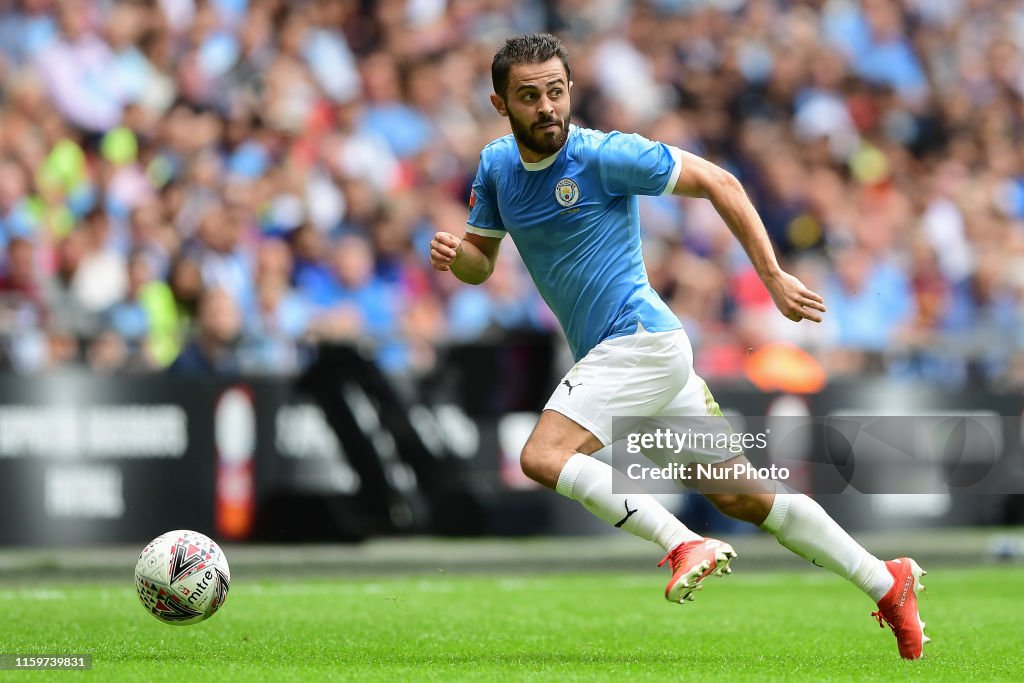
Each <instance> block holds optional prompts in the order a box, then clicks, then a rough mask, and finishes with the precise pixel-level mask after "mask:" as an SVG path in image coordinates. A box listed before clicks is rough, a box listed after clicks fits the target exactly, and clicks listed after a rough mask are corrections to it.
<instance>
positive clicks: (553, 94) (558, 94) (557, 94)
mask: <svg viewBox="0 0 1024 683" xmlns="http://www.w3.org/2000/svg"><path fill="white" fill-rule="evenodd" d="M550 96H551V98H552V99H554V98H557V97H561V96H562V89H561V88H555V89H554V90H552V91H551V95H550Z"/></svg>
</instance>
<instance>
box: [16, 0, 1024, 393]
mask: <svg viewBox="0 0 1024 683" xmlns="http://www.w3.org/2000/svg"><path fill="white" fill-rule="evenodd" d="M534 30H550V31H553V32H555V33H557V34H558V35H559V36H560V37H562V39H563V40H564V41H565V42H566V44H567V47H568V48H569V52H570V57H571V61H572V66H573V72H572V80H573V81H574V87H573V90H572V96H573V108H574V120H575V122H576V123H577V124H578V125H582V126H588V127H595V128H600V129H603V130H611V129H619V130H625V131H636V132H640V133H643V134H645V135H647V136H648V137H651V138H654V139H658V140H662V141H665V142H668V143H670V144H674V145H677V146H679V147H681V148H683V149H687V150H690V151H692V152H695V153H697V154H700V155H702V156H706V157H708V158H710V159H712V160H714V161H715V162H717V163H719V164H721V165H722V166H724V167H726V168H728V169H729V170H731V171H732V172H733V173H735V174H736V176H737V177H738V178H740V180H741V181H742V182H743V183H744V185H745V187H746V188H747V191H748V192H749V194H750V195H751V197H752V199H753V200H754V203H755V205H756V206H757V207H758V209H759V211H760V212H761V215H762V217H763V218H764V221H765V224H766V226H767V228H768V231H769V233H770V234H771V236H772V239H773V240H774V242H775V245H776V248H777V250H778V252H779V254H780V255H781V257H782V260H783V262H784V265H785V266H786V267H787V268H789V269H790V270H791V271H792V272H794V273H796V274H797V275H798V276H799V277H801V278H802V279H803V280H804V282H805V283H806V284H808V285H809V286H810V287H811V288H813V289H816V290H817V291H819V292H821V293H822V294H823V296H824V297H825V299H826V302H827V304H828V306H829V313H828V315H827V322H825V323H823V324H822V325H819V326H815V325H810V324H808V323H804V324H802V325H793V324H792V323H789V322H788V321H786V320H785V319H782V318H781V316H779V315H778V314H777V313H776V312H775V310H774V308H773V307H772V305H771V302H770V300H769V299H768V296H767V293H766V291H765V290H764V288H763V286H761V285H760V283H759V282H758V280H757V278H756V276H755V275H754V273H753V271H752V270H751V268H750V266H749V263H748V262H747V260H746V258H745V256H744V254H743V253H742V250H741V249H740V248H739V247H738V246H737V244H736V242H735V240H733V239H732V238H731V236H730V234H729V231H728V229H727V228H726V226H725V225H724V224H723V223H722V222H721V220H720V219H719V218H718V216H717V214H715V212H714V210H713V207H711V205H710V204H709V203H708V202H706V201H703V200H687V199H681V198H677V197H671V196H669V197H655V198H643V199H642V201H641V217H642V223H643V229H644V240H645V249H646V258H647V264H648V270H649V274H650V278H651V281H652V284H653V285H654V287H655V288H656V289H657V290H658V292H659V293H661V294H662V295H663V297H664V298H665V299H666V300H667V301H669V302H670V304H671V306H672V308H673V310H674V311H676V312H677V313H678V315H679V317H680V319H681V320H682V321H683V323H684V325H685V327H686V329H687V331H688V332H689V334H690V336H691V338H692V340H693V342H694V346H695V350H696V365H697V369H698V371H700V372H702V373H703V374H704V375H705V376H707V377H709V378H729V377H738V376H741V375H743V374H744V372H745V371H746V368H747V364H748V361H749V359H750V357H751V354H752V352H755V351H758V350H761V349H764V348H767V347H771V346H773V345H794V346H796V347H800V348H802V349H804V350H805V351H806V352H807V355H808V358H810V359H812V360H813V362H814V363H816V364H818V365H820V367H821V368H822V369H823V371H824V373H825V374H827V375H828V376H829V377H834V378H838V377H842V376H848V375H858V376H859V375H863V374H865V373H885V374H888V375H892V376H895V377H902V378H913V379H923V380H927V381H931V382H935V383H938V384H941V385H944V386H950V387H958V386H963V385H964V384H965V383H968V382H974V381H978V382H983V383H985V384H987V385H989V386H992V387H996V388H1012V387H1020V386H1022V385H1024V145H1020V144H1018V141H1019V140H1020V139H1022V138H1021V136H1022V134H1024V130H1022V128H1024V58H1022V50H1024V7H1022V6H1021V4H1020V3H1018V2H1009V1H1005V2H1003V1H997V0H946V1H944V2H941V3H936V2H931V1H930V0H902V1H897V0H860V1H859V2H858V1H856V0H804V1H797V0H793V1H791V2H783V1H782V0H647V1H639V2H629V1H627V0H548V1H546V2H541V1H539V0H532V1H525V2H524V1H520V0H379V1H378V2H372V1H365V0H364V1H360V0H305V1H302V0H295V1H286V0H13V1H12V0H0V367H6V368H10V369H13V370H14V371H17V372H21V373H31V372H37V371H42V370H46V369H51V368H57V367H64V366H87V367H90V368H92V369H93V370H95V371H102V372H153V371H162V370H165V369H167V370H169V371H173V372H193V373H196V372H203V373H206V372H228V373H230V372H258V373H265V372H270V373H290V372H295V371H296V370H298V369H300V368H301V367H302V366H303V364H304V363H305V362H307V361H308V358H309V357H310V355H309V354H310V349H313V348H315V345H316V343H318V342H320V341H324V340H336V341H354V342H357V343H360V344H365V345H366V348H367V349H369V350H370V351H371V352H372V353H374V354H375V355H376V358H377V360H378V362H379V363H380V364H381V366H382V367H383V368H384V369H385V370H386V371H388V372H389V373H395V374H406V375H417V374H420V373H424V372H427V371H429V370H430V369H431V368H432V367H433V366H434V365H435V363H437V360H438V349H439V348H443V347H444V346H445V345H446V344H448V343H451V342H460V341H467V340H476V339H487V338H500V336H501V335H502V334H504V333H505V332H507V331H511V330H554V329H556V328H557V325H556V324H555V322H554V320H553V319H552V316H551V314H550V312H548V310H547V309H546V307H545V305H544V304H543V302H542V301H541V300H540V299H539V297H538V295H537V294H536V291H535V290H534V288H533V287H532V285H531V284H530V283H529V280H528V277H527V276H526V274H525V272H524V270H523V268H522V266H521V264H520V262H519V260H518V257H517V256H516V254H515V249H514V245H513V244H512V243H511V241H510V240H506V243H505V245H504V246H503V248H502V256H501V259H500V261H499V264H498V267H497V270H496V272H495V274H494V275H493V276H492V277H491V279H490V280H488V281H487V283H485V284H484V285H482V286H480V287H475V288H474V287H468V286H464V285H461V284H460V283H458V282H456V280H455V279H454V278H453V277H451V276H450V274H442V273H436V272H433V271H431V270H430V268H429V265H428V262H427V255H426V254H427V249H426V245H427V242H428V241H429V239H430V236H431V235H432V234H433V233H434V231H436V230H439V229H443V230H448V231H452V232H456V233H459V232H460V231H461V228H462V225H463V224H464V221H465V218H466V215H467V207H466V200H467V197H468V194H469V186H470V184H471V182H472V179H473V176H474V174H475V170H476V163H477V159H478V155H479V151H480V149H481V148H482V147H483V146H484V145H485V144H486V143H487V142H488V141H490V140H492V139H494V138H496V137H499V136H501V135H504V134H506V133H507V132H508V130H507V122H506V121H505V120H504V119H502V118H500V117H499V116H497V115H496V114H495V112H494V111H493V109H492V107H491V105H490V103H489V102H488V95H489V94H490V93H491V91H492V88H491V83H490V71H489V67H490V60H491V57H492V55H493V53H494V50H495V49H496V47H497V46H498V45H500V43H501V42H502V41H503V39H504V37H505V36H507V35H509V34H512V33H521V32H527V31H534Z"/></svg>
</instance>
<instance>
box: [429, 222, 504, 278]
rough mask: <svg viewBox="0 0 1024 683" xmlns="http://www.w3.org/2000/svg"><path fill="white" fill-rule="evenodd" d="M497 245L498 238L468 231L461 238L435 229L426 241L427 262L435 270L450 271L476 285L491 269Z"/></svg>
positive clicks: (499, 245)
mask: <svg viewBox="0 0 1024 683" xmlns="http://www.w3.org/2000/svg"><path fill="white" fill-rule="evenodd" d="M500 247H501V238H500V237H485V236H484V235H476V234H473V233H471V232H470V233H466V236H465V237H456V236H455V235H453V234H452V233H450V232H438V233H435V234H434V239H432V240H431V241H430V265H431V266H433V267H434V269H435V270H440V271H445V270H450V271H452V274H454V275H455V277H457V278H459V279H460V280H462V281H463V282H465V283H467V284H471V285H478V284H480V283H481V282H483V281H484V280H486V279H487V278H489V277H490V276H491V273H492V272H494V262H495V261H496V260H497V258H498V249H499V248H500Z"/></svg>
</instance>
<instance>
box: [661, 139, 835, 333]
mask: <svg viewBox="0 0 1024 683" xmlns="http://www.w3.org/2000/svg"><path fill="white" fill-rule="evenodd" d="M679 165H680V170H679V179H678V180H677V181H676V185H675V188H674V189H673V190H672V194H677V195H684V196H687V197H703V198H705V199H708V200H710V201H711V203H712V204H713V205H714V207H715V210H716V211H718V215H720V216H721V217H722V220H724V221H725V223H726V225H728V226H729V229H730V230H731V231H732V234H733V235H735V236H736V239H737V240H739V243H740V244H742V245H743V249H744V250H745V251H746V252H747V256H749V257H750V261H751V263H753V264H754V269H755V270H756V271H757V274H758V276H759V277H760V278H761V281H762V282H764V284H765V286H766V287H767V288H768V292H769V293H770V294H771V296H772V300H773V301H774V302H775V305H776V306H777V307H778V309H779V310H780V311H782V314H783V315H784V316H786V317H787V318H789V319H790V320H793V321H795V322H799V321H801V320H804V319H807V320H811V321H814V322H816V323H820V322H821V314H822V313H824V312H825V310H826V309H825V300H824V299H822V298H821V296H820V295H819V294H817V293H815V292H813V291H811V290H810V289H808V288H807V287H805V286H804V284H803V283H802V282H800V280H798V279H797V278H796V277H794V276H792V275H790V274H789V273H787V272H786V271H784V270H782V268H781V267H780V266H779V262H778V260H777V259H776V258H775V251H774V249H772V243H771V240H770V239H769V238H768V232H767V231H766V230H765V228H764V223H762V222H761V217H760V216H758V215H757V210H756V209H755V208H754V205H753V203H751V201H750V198H749V197H748V196H747V193H746V191H745V190H744V189H743V186H742V185H741V184H740V182H739V180H737V179H736V176H734V175H733V174H731V173H729V172H728V171H726V170H725V169H724V168H722V167H720V166H717V165H715V164H713V163H711V162H710V161H708V160H707V159H703V158H701V157H699V156H697V155H695V154H690V153H689V152H685V151H683V152H682V158H681V159H680V160H679Z"/></svg>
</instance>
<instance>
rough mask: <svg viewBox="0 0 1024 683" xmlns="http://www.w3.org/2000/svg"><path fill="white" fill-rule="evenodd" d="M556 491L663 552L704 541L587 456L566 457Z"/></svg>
mask: <svg viewBox="0 0 1024 683" xmlns="http://www.w3.org/2000/svg"><path fill="white" fill-rule="evenodd" d="M555 490H556V491H558V492H559V493H561V494H562V495H563V496H565V497H566V498H572V499H573V500H576V501H579V502H580V503H582V504H583V507H585V508H586V509H587V510H589V511H590V512H591V514H593V515H596V516H597V517H600V518H601V519H603V520H604V521H606V522H608V523H609V524H612V525H614V526H616V527H618V528H620V529H623V530H625V531H628V532H629V533H631V534H633V535H634V536H639V537H640V538H645V539H647V540H648V541H653V542H655V543H657V544H658V545H660V546H661V547H662V548H664V549H665V552H668V551H669V550H671V549H672V548H674V547H676V546H677V545H679V544H680V543H683V542H685V541H694V540H698V539H700V538H703V537H702V536H699V535H698V534H695V533H693V532H692V531H690V530H689V529H688V528H686V526H685V525H684V524H683V523H682V522H680V521H679V520H678V519H676V517H675V515H673V514H672V513H671V512H669V511H668V510H666V509H665V508H664V506H662V504H661V503H659V502H658V501H657V500H655V499H654V497H653V496H651V495H650V494H647V493H644V492H642V491H639V490H638V489H637V487H636V484H635V483H634V482H632V481H631V480H630V479H628V478H627V477H626V476H625V475H624V474H623V473H622V472H620V471H619V470H617V469H615V468H614V467H612V466H610V465H608V464H606V463H604V462H601V461H600V460H597V459H596V458H593V457H591V456H589V455H584V454H582V453H576V454H574V455H573V456H572V457H571V458H569V460H568V461H567V462H566V463H565V466H564V467H563V468H562V471H561V473H560V474H559V475H558V483H557V484H556V486H555ZM613 490H614V491H615V493H613V492H612V491H613ZM634 491H635V493H634Z"/></svg>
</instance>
